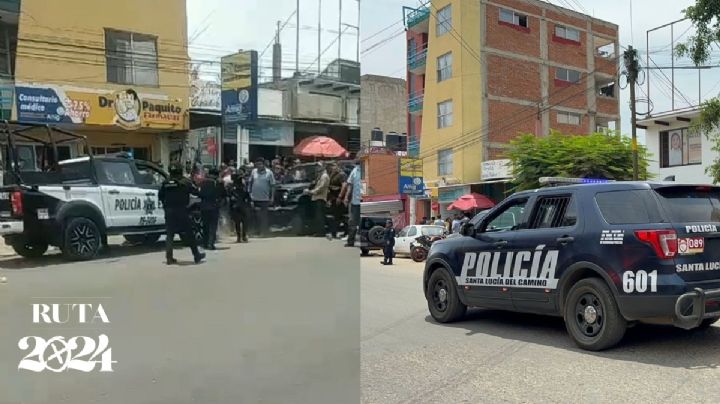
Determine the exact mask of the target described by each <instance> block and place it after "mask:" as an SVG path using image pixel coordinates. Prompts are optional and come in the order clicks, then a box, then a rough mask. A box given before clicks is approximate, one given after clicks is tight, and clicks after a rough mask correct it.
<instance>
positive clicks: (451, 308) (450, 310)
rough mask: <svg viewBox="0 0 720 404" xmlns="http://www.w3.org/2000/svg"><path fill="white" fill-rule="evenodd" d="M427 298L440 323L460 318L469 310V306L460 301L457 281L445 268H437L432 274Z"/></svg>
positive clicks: (431, 311) (434, 315) (431, 313)
mask: <svg viewBox="0 0 720 404" xmlns="http://www.w3.org/2000/svg"><path fill="white" fill-rule="evenodd" d="M425 298H426V299H427V302H428V309H430V315H432V317H433V318H434V319H435V321H438V322H440V323H451V322H453V321H457V320H460V319H461V318H462V317H463V316H464V315H465V311H467V306H465V305H464V304H463V303H462V302H461V301H460V298H459V297H458V293H457V289H456V287H455V283H454V282H453V279H452V278H451V277H450V274H449V273H448V271H447V270H446V269H445V268H439V269H436V270H435V271H433V273H432V275H430V280H429V281H428V287H427V292H426V293H425Z"/></svg>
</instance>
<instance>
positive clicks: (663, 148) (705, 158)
mask: <svg viewBox="0 0 720 404" xmlns="http://www.w3.org/2000/svg"><path fill="white" fill-rule="evenodd" d="M699 113H700V111H699V110H698V109H697V108H692V109H686V110H676V111H673V112H669V113H666V114H660V115H657V116H652V117H649V118H647V119H644V120H640V121H638V127H639V128H643V129H645V143H646V144H647V149H648V152H649V153H650V155H651V156H650V166H649V168H648V169H649V171H650V173H652V174H654V176H655V177H654V179H655V180H659V181H662V180H664V179H666V178H667V177H671V176H675V182H680V183H687V184H712V178H711V177H710V176H709V175H708V174H706V173H705V169H706V168H707V167H708V166H710V165H711V164H712V163H713V161H714V160H715V159H716V158H717V157H718V153H717V152H714V151H713V150H712V148H713V142H712V141H711V140H708V139H707V137H706V136H705V135H704V134H692V133H690V132H689V130H688V128H689V127H690V122H691V120H692V119H693V118H695V117H697V116H698V115H699Z"/></svg>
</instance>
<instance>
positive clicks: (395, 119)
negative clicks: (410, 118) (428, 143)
mask: <svg viewBox="0 0 720 404" xmlns="http://www.w3.org/2000/svg"><path fill="white" fill-rule="evenodd" d="M406 97H407V95H406V82H405V80H403V79H399V78H395V77H387V76H377V75H372V74H366V75H363V76H362V77H360V104H361V105H362V108H361V109H360V143H361V144H362V145H363V146H367V145H369V144H370V140H371V135H372V131H373V129H375V128H378V129H380V130H382V131H383V132H384V133H385V134H386V133H392V132H395V133H398V134H403V133H407V132H406V126H407V109H406V108H403V106H405V104H406Z"/></svg>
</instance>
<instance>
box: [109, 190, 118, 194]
mask: <svg viewBox="0 0 720 404" xmlns="http://www.w3.org/2000/svg"><path fill="white" fill-rule="evenodd" d="M119 193H120V191H118V190H117V189H111V190H109V191H108V194H110V195H117V194H119Z"/></svg>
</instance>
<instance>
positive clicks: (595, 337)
mask: <svg viewBox="0 0 720 404" xmlns="http://www.w3.org/2000/svg"><path fill="white" fill-rule="evenodd" d="M564 318H565V328H567V331H568V333H569V334H570V337H572V339H573V341H575V344H576V345H577V346H578V347H580V348H582V349H586V350H588V351H601V350H603V349H607V348H611V347H613V346H615V345H617V343H618V342H620V340H622V338H623V336H624V335H625V331H626V330H627V321H626V320H625V318H623V316H622V314H620V310H619V309H618V305H617V302H616V301H615V298H614V297H613V295H612V292H611V291H610V288H609V287H608V286H607V285H606V284H605V282H604V281H603V280H602V279H598V278H587V279H581V280H580V281H578V282H577V283H576V284H575V285H573V287H572V288H571V289H570V292H569V293H568V295H567V298H566V299H565V305H564Z"/></svg>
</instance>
